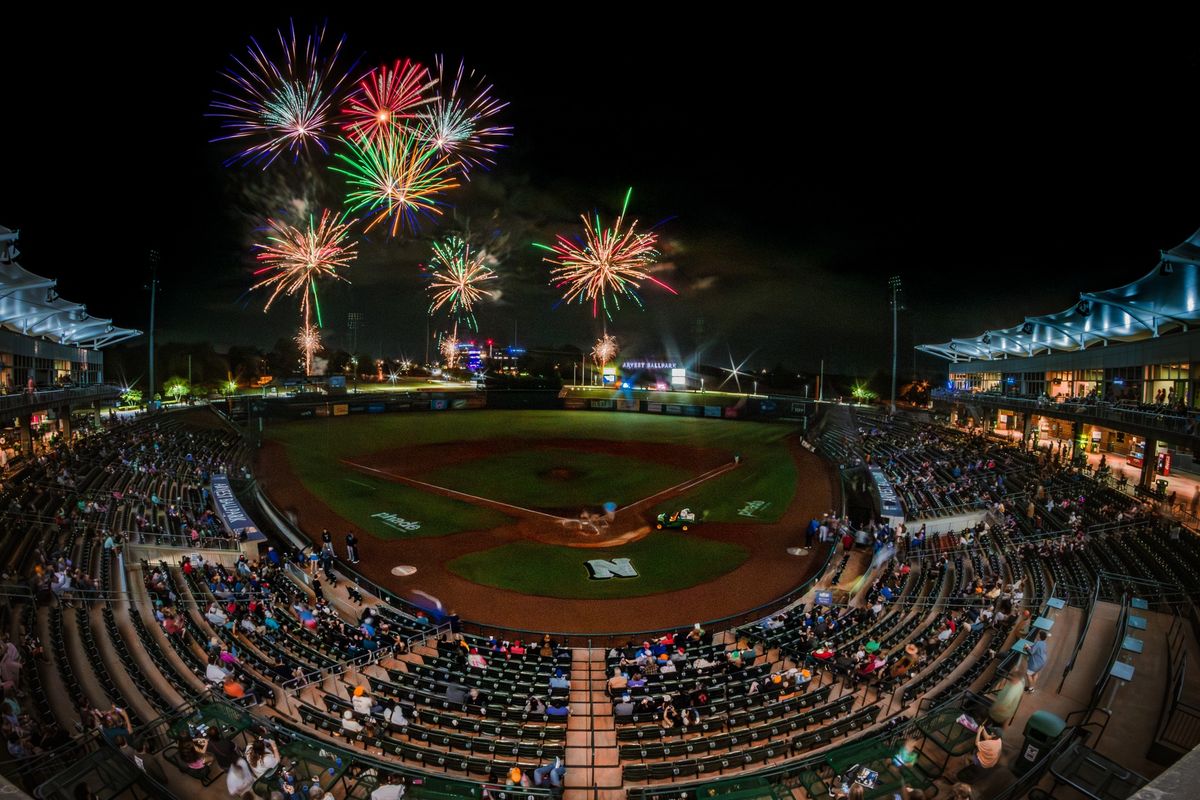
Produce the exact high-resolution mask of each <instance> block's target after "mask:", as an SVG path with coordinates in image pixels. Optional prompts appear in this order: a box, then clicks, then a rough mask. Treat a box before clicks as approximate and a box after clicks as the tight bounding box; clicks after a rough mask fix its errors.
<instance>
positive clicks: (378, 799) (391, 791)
mask: <svg viewBox="0 0 1200 800" xmlns="http://www.w3.org/2000/svg"><path fill="white" fill-rule="evenodd" d="M384 781H385V782H384V783H382V784H381V785H380V786H379V787H378V788H376V789H375V791H373V792H371V800H400V798H402V797H404V791H405V790H406V789H407V788H408V787H407V786H405V785H404V784H403V783H402V782H401V781H402V778H401V777H400V776H399V775H394V774H392V775H388V776H387V777H386V778H384Z"/></svg>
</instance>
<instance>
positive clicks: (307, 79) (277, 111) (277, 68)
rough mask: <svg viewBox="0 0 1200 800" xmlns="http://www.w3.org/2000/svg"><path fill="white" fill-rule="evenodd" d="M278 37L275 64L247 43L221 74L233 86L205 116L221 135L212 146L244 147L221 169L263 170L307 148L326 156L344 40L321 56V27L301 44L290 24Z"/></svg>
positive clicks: (253, 42)
mask: <svg viewBox="0 0 1200 800" xmlns="http://www.w3.org/2000/svg"><path fill="white" fill-rule="evenodd" d="M277 33H278V36H279V47H280V50H281V51H282V54H283V58H282V60H281V61H280V62H279V63H276V62H275V61H273V60H272V59H271V58H270V57H269V56H268V55H267V53H266V50H265V49H264V48H263V46H262V45H261V44H259V42H258V40H257V39H251V40H250V45H249V46H248V47H247V53H248V57H244V58H239V57H237V56H234V57H233V66H232V67H230V68H229V69H227V70H226V71H225V72H223V73H221V74H222V75H223V76H224V77H225V78H227V79H228V80H229V82H230V84H232V85H230V86H227V87H226V88H225V89H224V90H221V89H218V90H217V91H216V93H215V94H216V97H215V98H214V99H213V101H212V103H211V104H210V105H209V108H210V109H211V111H210V112H209V114H208V116H211V117H216V118H218V119H221V120H222V122H221V127H222V128H223V129H224V130H225V133H224V134H223V135H221V136H218V137H216V138H215V139H213V141H214V142H220V141H227V140H232V141H235V142H237V143H238V144H239V145H242V147H243V149H242V150H241V151H240V152H239V153H238V154H237V155H235V156H233V157H232V158H230V159H229V160H228V161H227V162H226V164H231V163H235V162H238V161H243V162H246V163H262V165H263V168H264V169H265V168H266V167H267V166H268V165H269V164H271V162H273V161H274V160H275V159H276V158H278V157H279V156H280V154H282V153H284V152H289V153H291V154H292V156H293V157H298V156H299V155H300V153H301V152H304V151H307V150H308V148H309V147H310V146H312V145H315V146H317V147H319V148H320V149H321V150H322V151H323V152H326V153H328V152H329V147H328V142H327V140H328V137H329V136H330V134H331V131H330V128H332V121H333V114H334V109H335V106H336V103H335V99H336V97H337V94H338V92H339V91H340V90H341V88H342V85H343V84H344V83H345V81H346V76H347V74H348V72H346V71H342V70H340V69H339V68H338V65H337V61H338V56H339V55H340V53H341V48H342V43H343V42H344V41H345V37H343V38H342V39H339V40H338V42H337V44H335V45H334V46H333V49H332V51H331V52H330V53H329V54H328V55H325V54H324V53H323V52H322V49H323V45H324V40H325V29H324V28H317V29H314V30H313V32H312V33H311V34H309V35H308V36H306V37H304V38H303V40H301V38H300V37H298V36H297V35H296V27H295V25H294V24H293V25H290V26H289V28H288V31H287V32H286V34H285V32H284V31H283V30H279V31H277ZM351 69H353V67H351Z"/></svg>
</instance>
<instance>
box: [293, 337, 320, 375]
mask: <svg viewBox="0 0 1200 800" xmlns="http://www.w3.org/2000/svg"><path fill="white" fill-rule="evenodd" d="M294 341H295V342H296V346H297V347H299V348H300V352H302V353H304V374H305V375H311V374H312V365H313V354H314V353H316V352H317V351H318V350H320V349H321V331H320V330H319V329H318V328H316V327H314V326H312V325H305V326H303V327H301V328H300V331H299V332H298V333H297V334H296V338H295V339H294Z"/></svg>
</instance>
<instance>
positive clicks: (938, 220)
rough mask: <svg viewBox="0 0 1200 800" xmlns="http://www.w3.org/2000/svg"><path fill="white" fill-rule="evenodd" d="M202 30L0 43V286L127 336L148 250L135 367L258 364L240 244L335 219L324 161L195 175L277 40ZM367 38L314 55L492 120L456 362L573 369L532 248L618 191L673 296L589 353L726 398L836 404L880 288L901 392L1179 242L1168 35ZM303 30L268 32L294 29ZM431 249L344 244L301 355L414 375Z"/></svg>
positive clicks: (758, 30) (387, 23)
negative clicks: (55, 301)
mask: <svg viewBox="0 0 1200 800" xmlns="http://www.w3.org/2000/svg"><path fill="white" fill-rule="evenodd" d="M248 5H250V4H243V6H248ZM205 8H206V10H205V11H204V13H203V15H202V16H197V17H195V18H194V19H192V20H190V21H188V22H187V23H186V24H185V23H183V22H180V21H178V20H175V19H171V20H168V19H165V18H164V19H163V20H162V21H161V23H160V22H159V21H156V20H154V19H146V18H143V17H139V18H137V19H136V20H122V19H119V18H114V17H111V16H105V17H101V16H97V17H96V18H94V19H87V18H73V19H71V20H70V21H64V20H63V19H61V18H56V19H54V20H52V21H48V20H37V19H24V20H20V21H19V22H18V23H17V24H16V25H15V26H14V27H13V29H12V31H13V33H14V34H15V35H13V36H10V37H9V39H10V42H12V41H18V40H19V42H20V43H19V45H18V48H19V49H17V50H16V51H14V50H12V49H10V50H9V52H8V55H9V56H13V55H14V53H15V54H19V55H20V59H19V63H20V68H19V69H18V70H15V71H14V72H13V73H11V74H10V76H9V79H7V80H6V81H5V88H4V91H5V100H6V102H5V105H6V107H7V108H8V109H9V112H10V113H9V114H8V115H6V121H5V124H4V127H3V133H2V134H0V137H3V141H4V143H5V148H4V149H5V152H6V163H5V177H4V181H3V191H2V192H0V224H3V225H6V226H8V227H12V228H20V229H21V233H22V237H21V241H22V250H23V257H22V259H21V260H22V264H23V265H24V266H25V267H26V268H28V269H31V270H33V271H35V272H38V273H42V274H46V275H51V276H55V277H57V278H58V279H59V290H60V292H61V294H62V295H63V296H64V297H66V298H67V299H70V300H74V301H78V302H85V303H87V304H88V306H89V310H90V311H91V312H92V313H93V314H96V315H101V316H106V317H108V316H111V317H112V318H113V319H114V321H115V322H116V323H117V324H118V325H123V326H130V327H138V328H142V329H145V327H146V324H147V300H148V294H147V293H146V291H145V290H144V288H143V287H144V284H145V283H146V278H147V274H148V272H147V269H146V267H145V251H146V249H147V248H148V247H150V246H157V247H158V248H159V249H160V250H161V251H162V254H163V265H164V269H163V273H162V278H163V292H162V294H161V296H160V297H161V304H160V306H159V309H160V312H159V314H160V315H159V330H160V333H161V335H162V337H163V338H164V339H165V340H176V341H193V340H208V341H212V342H214V343H215V344H217V346H218V347H219V348H220V347H224V346H226V345H229V344H243V343H245V344H257V345H260V346H263V347H270V346H271V345H272V344H273V342H274V341H275V340H276V339H277V338H278V337H280V336H290V335H291V334H292V333H293V332H294V330H295V327H296V324H297V319H298V315H297V313H296V311H295V306H294V302H292V303H289V301H287V300H281V301H280V302H279V303H277V305H276V306H275V307H273V308H272V311H271V313H270V314H268V315H264V314H263V313H262V302H263V300H264V299H265V297H259V296H246V294H245V293H246V289H247V288H248V287H249V285H250V282H251V281H250V277H249V272H250V266H251V263H252V255H251V249H250V244H251V243H252V242H253V241H255V240H256V238H258V237H260V236H261V234H258V233H256V232H255V227H256V225H260V224H261V221H262V219H263V218H264V217H265V216H266V215H267V214H272V213H275V212H277V211H278V210H279V209H280V208H282V207H283V205H284V203H286V202H290V201H291V199H292V198H295V197H298V196H301V195H306V196H309V197H310V198H313V199H315V200H317V201H318V202H323V203H324V204H327V205H331V204H335V203H337V202H339V199H340V194H339V189H340V186H341V183H340V181H341V178H340V176H337V175H334V174H332V173H330V172H329V170H328V168H327V167H328V164H329V160H328V159H327V158H323V157H321V158H314V159H312V162H311V164H310V165H309V166H307V167H306V166H305V165H298V166H293V165H292V164H291V163H289V162H288V161H286V160H282V159H281V160H280V161H279V162H277V163H276V164H275V165H274V166H272V167H271V168H270V169H269V170H268V171H267V172H266V173H263V172H262V171H260V170H258V169H257V168H254V167H250V168H228V169H227V168H224V167H222V166H221V162H222V159H223V158H224V157H225V156H227V155H229V153H230V149H229V148H228V147H226V146H223V145H221V144H209V142H208V140H209V139H211V138H213V137H214V136H216V135H217V133H218V128H217V122H216V121H215V120H212V119H207V118H205V117H204V113H205V111H206V110H207V105H208V102H209V100H210V99H211V96H212V90H213V88H214V87H216V86H218V85H219V83H220V81H221V80H222V79H221V78H220V77H219V75H218V73H219V71H220V70H222V69H223V68H225V67H226V66H227V64H228V63H229V61H228V59H229V54H230V53H232V52H235V51H236V52H239V53H243V52H244V50H245V46H246V44H247V43H248V40H249V37H250V35H252V34H253V35H257V36H259V37H260V39H263V40H266V39H269V38H270V37H272V36H273V31H274V29H275V27H277V26H279V25H284V24H286V23H287V20H288V14H289V12H288V11H287V10H282V11H279V12H277V13H265V12H263V13H260V12H256V13H255V14H254V15H250V16H247V15H246V14H244V13H229V12H227V11H226V10H224V9H222V8H220V7H218V6H211V7H210V6H207V5H206V7H205ZM446 8H447V9H449V8H450V7H449V6H447V7H446ZM382 9H383V7H379V8H372V10H371V12H370V13H368V14H362V15H358V14H351V13H347V12H340V13H333V14H331V15H330V16H329V19H328V29H329V31H330V32H331V34H333V35H334V36H335V37H336V36H337V35H340V34H341V33H346V34H347V35H348V40H347V42H346V45H345V53H346V54H348V55H350V56H351V59H348V60H347V62H346V63H349V60H352V58H353V57H356V56H358V55H359V54H360V53H361V54H362V55H363V60H362V62H360V67H359V70H360V71H364V70H363V67H369V66H372V65H375V64H377V63H382V62H384V61H388V62H390V61H392V60H394V59H395V58H397V57H403V56H407V57H412V58H417V59H425V60H427V61H428V60H431V57H432V55H433V54H434V53H437V52H445V53H447V55H448V60H453V61H454V62H457V60H458V58H460V57H466V59H467V61H468V64H469V65H471V66H474V67H476V68H477V69H480V70H482V71H483V72H485V73H486V74H487V75H488V77H489V78H490V79H491V81H492V83H493V84H494V86H495V94H496V95H497V96H499V97H501V98H503V99H507V100H509V101H511V106H510V107H509V108H508V109H506V110H505V112H504V113H503V119H502V122H503V123H504V124H510V125H513V126H514V127H515V134H514V136H513V137H512V138H511V146H510V147H509V149H507V150H504V151H502V152H501V153H500V154H499V156H498V158H497V167H496V168H495V169H494V170H493V171H492V172H490V173H487V174H485V175H480V176H478V177H476V178H475V179H474V180H472V182H471V183H470V185H469V186H467V188H466V189H464V190H459V191H458V192H455V193H453V194H452V195H450V197H449V199H450V201H451V202H452V203H454V204H455V206H456V214H457V215H458V218H459V223H461V222H462V221H463V220H465V219H469V220H470V224H471V226H472V228H477V229H478V228H487V227H489V226H491V227H494V228H499V229H500V230H502V231H504V232H506V233H508V236H509V241H508V257H507V260H506V261H505V263H504V264H502V265H501V266H500V267H499V271H500V272H501V274H502V275H503V276H504V278H503V283H502V296H501V298H500V300H499V301H498V302H497V303H495V304H493V305H490V306H487V307H485V308H483V309H482V311H481V312H480V313H479V314H478V317H479V320H480V326H481V337H482V338H487V337H489V336H490V337H494V338H495V339H496V340H497V341H498V342H502V343H508V342H509V341H510V340H511V338H512V335H513V329H514V326H515V327H516V328H517V330H518V336H519V339H520V341H521V343H522V344H530V345H544V346H554V345H560V344H564V343H573V344H576V345H580V346H582V345H590V342H591V341H592V339H593V338H594V337H595V336H596V335H597V334H598V332H599V329H600V325H599V322H598V321H594V320H592V318H591V315H590V309H585V308H583V307H580V306H569V307H568V306H562V307H558V308H555V307H554V306H555V302H554V301H555V296H554V294H553V291H552V290H551V289H550V287H548V286H547V285H546V271H547V269H548V267H547V265H544V264H542V263H541V262H540V258H541V256H540V254H539V253H538V251H536V250H535V249H534V248H532V247H531V246H530V242H531V241H534V240H540V241H549V240H550V238H551V237H552V234H553V232H555V231H559V230H562V231H573V230H576V229H577V227H578V214H579V212H582V211H591V210H593V209H595V210H598V211H600V212H601V213H602V214H603V215H604V216H605V217H606V218H608V217H611V216H612V215H613V214H615V212H616V211H618V210H619V208H620V200H621V197H622V195H623V193H624V190H625V188H626V187H627V186H629V185H632V186H633V187H634V194H633V203H632V206H631V215H632V216H636V217H638V218H639V219H640V220H641V221H642V222H643V223H644V224H652V223H655V222H659V221H660V220H663V219H666V218H670V219H668V221H667V222H666V223H665V224H664V226H663V227H662V229H661V230H662V233H663V236H664V239H665V245H666V246H665V248H664V249H665V251H666V253H665V256H664V260H665V261H667V262H668V269H667V270H666V271H664V272H663V273H662V277H663V278H664V279H666V280H667V281H668V282H670V283H671V284H672V285H674V286H676V287H677V288H679V289H680V290H681V295H680V296H679V297H672V296H670V295H668V294H666V293H664V292H662V291H659V290H656V289H654V288H650V289H648V290H647V291H646V292H645V293H644V297H645V300H646V308H645V310H639V309H637V308H624V309H623V310H622V311H621V312H620V314H619V315H618V316H617V318H616V320H615V321H614V322H613V323H610V330H611V331H612V332H614V333H616V334H617V335H618V337H619V338H621V339H622V341H623V343H624V351H625V354H626V355H628V356H632V355H642V356H655V355H667V356H674V357H683V358H686V357H687V356H688V355H690V354H691V353H692V352H693V351H694V350H695V348H696V347H697V345H702V346H704V348H705V350H704V360H705V361H707V362H710V363H711V362H719V361H724V360H726V359H727V355H726V351H727V349H728V350H730V351H732V353H733V354H734V356H735V358H736V359H737V360H738V361H740V360H741V359H742V358H743V357H745V356H747V355H750V354H751V352H752V351H753V353H754V355H753V358H752V359H751V362H750V364H751V365H752V366H755V367H770V366H772V365H774V364H775V363H776V362H783V363H784V364H786V365H788V366H791V367H795V368H797V369H814V368H815V367H816V365H817V362H818V360H819V359H821V358H825V359H827V364H828V367H829V368H830V369H831V370H834V371H839V372H843V373H857V374H862V375H870V374H872V373H873V372H875V371H876V370H879V369H881V368H884V367H886V365H887V363H888V360H889V358H890V352H889V351H890V336H891V325H890V318H889V313H888V304H887V289H886V286H887V279H888V277H889V276H890V275H893V274H899V275H901V276H902V278H903V280H904V285H905V290H906V303H907V310H906V311H905V312H903V314H902V317H901V341H902V345H903V346H905V349H904V350H902V356H901V364H902V365H907V366H908V367H909V368H911V366H912V363H913V361H914V359H913V355H912V350H911V347H909V346H910V345H911V344H913V343H922V342H932V341H944V340H946V339H948V338H949V337H950V336H967V335H972V334H976V333H979V332H981V331H982V330H983V329H985V328H989V327H1004V326H1008V325H1013V324H1017V323H1019V322H1020V320H1021V318H1022V316H1023V315H1026V314H1040V313H1050V312H1054V311H1059V310H1061V309H1063V308H1066V307H1068V306H1069V305H1071V304H1072V303H1073V302H1074V300H1075V298H1076V294H1077V293H1078V292H1079V291H1081V290H1098V289H1104V288H1109V287H1112V286H1116V285H1119V284H1122V283H1125V282H1127V281H1130V280H1133V279H1135V278H1137V277H1140V276H1141V275H1142V274H1144V273H1145V272H1147V271H1149V270H1150V269H1151V268H1152V267H1153V266H1154V265H1155V263H1156V256H1157V252H1158V250H1159V249H1166V248H1169V247H1172V246H1173V245H1175V244H1176V243H1178V242H1179V241H1181V240H1182V239H1184V238H1185V237H1187V236H1188V235H1189V234H1191V233H1192V232H1193V231H1194V230H1195V229H1196V228H1198V227H1200V194H1198V193H1197V191H1196V187H1195V177H1194V173H1195V164H1196V161H1197V153H1198V148H1200V133H1198V131H1200V126H1198V125H1197V123H1198V122H1200V120H1198V119H1197V117H1198V116H1200V112H1198V111H1197V105H1196V102H1195V97H1196V86H1197V84H1198V81H1200V55H1197V53H1198V52H1200V51H1198V50H1197V48H1196V47H1195V43H1194V40H1193V38H1192V29H1191V27H1190V26H1188V25H1183V24H1179V25H1172V24H1170V22H1169V21H1167V20H1164V21H1162V23H1161V28H1160V30H1158V31H1157V32H1156V33H1155V34H1154V35H1153V36H1152V37H1149V36H1148V37H1141V38H1136V37H1135V38H1136V41H1135V42H1134V43H1130V42H1127V41H1123V40H1122V39H1120V38H1118V37H1120V36H1121V35H1122V34H1126V33H1130V32H1127V31H1123V30H1121V29H1116V28H1114V29H1113V30H1112V31H1110V32H1107V33H1106V35H1096V34H1095V32H1093V33H1091V34H1089V35H1087V36H1084V35H1083V34H1082V33H1081V32H1077V31H1073V30H1071V29H1060V30H1049V29H1045V28H1042V30H1044V33H1034V32H1031V31H1032V29H1030V30H1021V31H1013V32H1012V34H1011V36H1004V35H997V36H996V37H995V39H996V41H995V43H987V42H984V41H980V40H979V37H977V36H963V37H961V38H958V39H955V40H953V41H951V40H946V39H941V38H937V37H935V36H933V35H932V34H931V35H930V36H928V37H926V38H924V39H914V38H912V37H908V36H899V35H897V36H896V37H895V38H894V39H893V38H890V36H889V37H887V38H885V37H883V36H880V35H872V34H867V33H864V32H862V31H861V30H859V29H857V27H854V28H852V27H849V26H845V27H828V26H825V25H816V24H813V25H812V26H811V27H806V26H805V25H804V23H803V21H802V20H794V21H790V22H788V23H787V24H779V25H773V24H771V23H770V22H769V21H767V20H755V21H750V20H747V21H736V20H729V19H713V20H711V21H709V22H708V23H707V24H709V25H710V26H711V27H710V29H709V30H708V31H707V32H706V33H704V34H698V33H688V32H687V31H689V30H693V29H694V26H695V25H696V24H704V23H702V21H697V20H692V19H680V18H676V17H669V16H664V17H662V18H660V19H655V18H653V17H644V16H638V17H637V19H638V22H637V23H634V22H632V21H631V19H630V17H629V16H628V13H629V12H626V13H624V14H612V15H610V16H609V17H608V18H607V19H605V18H602V19H593V20H591V21H590V23H589V24H587V25H583V24H579V23H569V22H568V21H567V20H565V19H547V18H542V19H538V20H537V21H535V22H517V23H514V20H513V18H512V17H511V12H506V13H505V14H501V13H499V12H496V13H494V14H491V15H487V14H484V15H480V14H478V13H477V12H469V11H468V10H466V9H458V7H455V9H456V10H454V11H453V12H452V13H453V15H454V16H455V17H456V18H455V19H454V20H453V22H447V21H446V20H445V16H446V14H447V13H450V12H442V15H441V17H440V18H439V16H437V15H436V14H434V13H433V12H429V13H428V14H426V15H423V16H417V17H414V16H412V15H411V14H409V13H403V14H401V13H399V12H397V13H396V14H395V16H389V14H388V12H387V11H385V10H382ZM595 10H596V11H597V12H600V11H602V10H603V9H595ZM579 11H580V12H582V11H583V9H582V8H581V9H579ZM320 19H321V17H320V16H304V15H297V16H296V21H297V25H298V27H301V28H305V29H307V28H308V27H309V26H311V24H312V23H313V22H314V21H320ZM150 26H158V27H154V28H151V27H150ZM884 27H886V26H884ZM930 30H933V28H930ZM991 32H992V33H1000V32H997V31H994V30H993V31H991ZM631 34H632V35H631ZM1130 35H1131V36H1132V34H1131V33H1130ZM614 43H616V44H614ZM269 52H272V51H270V50H269ZM10 63H16V60H14V61H12V62H10ZM7 71H8V70H6V72H7ZM59 103H62V104H63V105H64V106H65V107H66V109H65V110H64V109H57V108H56V106H57V104H59ZM313 176H316V177H315V178H314V177H313ZM489 220H492V221H491V222H489ZM453 224H454V223H452V222H447V223H445V225H447V226H451V225H453ZM437 230H438V228H437V226H435V225H427V226H426V228H425V230H424V235H425V238H424V239H421V240H418V241H416V242H412V241H409V242H402V241H401V242H397V241H392V242H389V241H387V240H386V237H384V236H380V235H375V234H372V235H371V236H370V237H369V239H368V240H364V241H363V243H362V244H361V245H360V250H361V251H362V255H361V258H360V262H359V263H358V264H356V265H354V266H353V267H352V268H351V269H350V270H349V272H348V273H347V275H348V277H349V278H350V279H351V281H352V285H351V286H341V287H334V288H330V289H329V290H328V291H326V292H325V293H324V294H323V297H322V300H323V303H324V307H325V312H326V314H325V316H326V324H327V330H326V333H325V339H326V341H327V343H328V344H330V345H333V346H339V347H344V346H346V332H345V317H346V312H348V311H351V310H355V311H361V312H364V313H365V315H366V318H367V328H366V329H365V330H364V331H363V333H362V334H361V336H360V340H359V344H360V349H362V350H365V351H368V352H371V353H372V354H384V355H399V354H401V353H403V354H407V355H409V356H411V357H416V358H420V357H422V356H423V355H424V344H423V343H424V335H425V320H426V316H425V308H426V306H427V304H428V301H427V299H426V297H425V294H424V292H423V291H422V286H423V284H422V281H421V278H420V273H419V270H418V267H417V265H418V263H419V262H420V261H422V260H423V258H424V254H425V252H426V247H427V244H426V243H427V240H428V237H429V236H430V235H431V234H433V233H436V232H437ZM435 328H436V326H435ZM926 359H927V357H925V356H922V357H921V361H920V365H921V366H922V367H926V368H927V367H934V366H936V365H937V364H938V362H937V361H936V360H926Z"/></svg>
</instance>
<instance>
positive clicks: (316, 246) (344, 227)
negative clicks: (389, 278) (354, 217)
mask: <svg viewBox="0 0 1200 800" xmlns="http://www.w3.org/2000/svg"><path fill="white" fill-rule="evenodd" d="M267 226H268V229H269V230H270V233H268V234H267V243H266V244H260V245H257V247H258V249H259V253H258V260H259V261H260V262H262V263H263V264H264V265H265V266H263V267H262V268H261V269H259V270H256V271H255V273H254V275H255V276H256V277H257V276H260V275H266V277H265V278H262V279H261V280H259V281H258V283H256V284H254V285H253V286H252V287H250V288H251V289H270V290H271V294H270V296H269V297H268V298H267V304H266V306H264V308H263V311H264V312H266V311H269V310H270V309H271V304H272V303H274V302H275V301H276V300H277V299H278V298H279V296H280V295H281V294H283V295H287V296H288V297H292V296H294V295H296V294H297V293H299V294H300V315H301V329H300V331H301V333H300V336H303V337H307V336H308V334H307V333H306V332H307V331H309V330H315V329H314V328H313V327H312V311H313V309H314V308H315V310H316V312H317V326H318V327H319V326H320V325H321V301H320V298H318V297H317V281H318V280H320V279H323V278H332V279H334V280H340V281H344V280H346V279H345V277H343V276H342V275H340V274H339V273H338V269H339V268H345V267H347V266H349V265H350V262H352V261H353V260H354V259H355V257H357V255H358V254H357V253H356V252H355V250H354V248H355V247H356V246H357V243H356V242H351V241H347V237H348V231H349V228H350V226H349V225H348V224H346V223H343V222H341V220H340V219H339V218H336V217H334V216H333V215H332V213H331V212H329V211H328V210H325V211H322V212H321V222H320V224H317V223H316V221H315V220H314V219H313V217H312V215H309V218H308V227H307V228H297V227H295V226H293V225H288V224H287V223H285V222H279V221H278V220H268V221H267ZM268 273H269V274H268ZM296 342H297V344H300V345H301V347H302V348H303V349H304V351H305V358H304V363H305V369H306V370H311V369H312V354H313V351H314V350H315V349H316V348H317V347H319V346H320V340H319V338H318V339H317V340H316V344H315V345H311V346H306V345H305V344H303V343H301V342H300V338H299V337H297V339H296Z"/></svg>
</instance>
